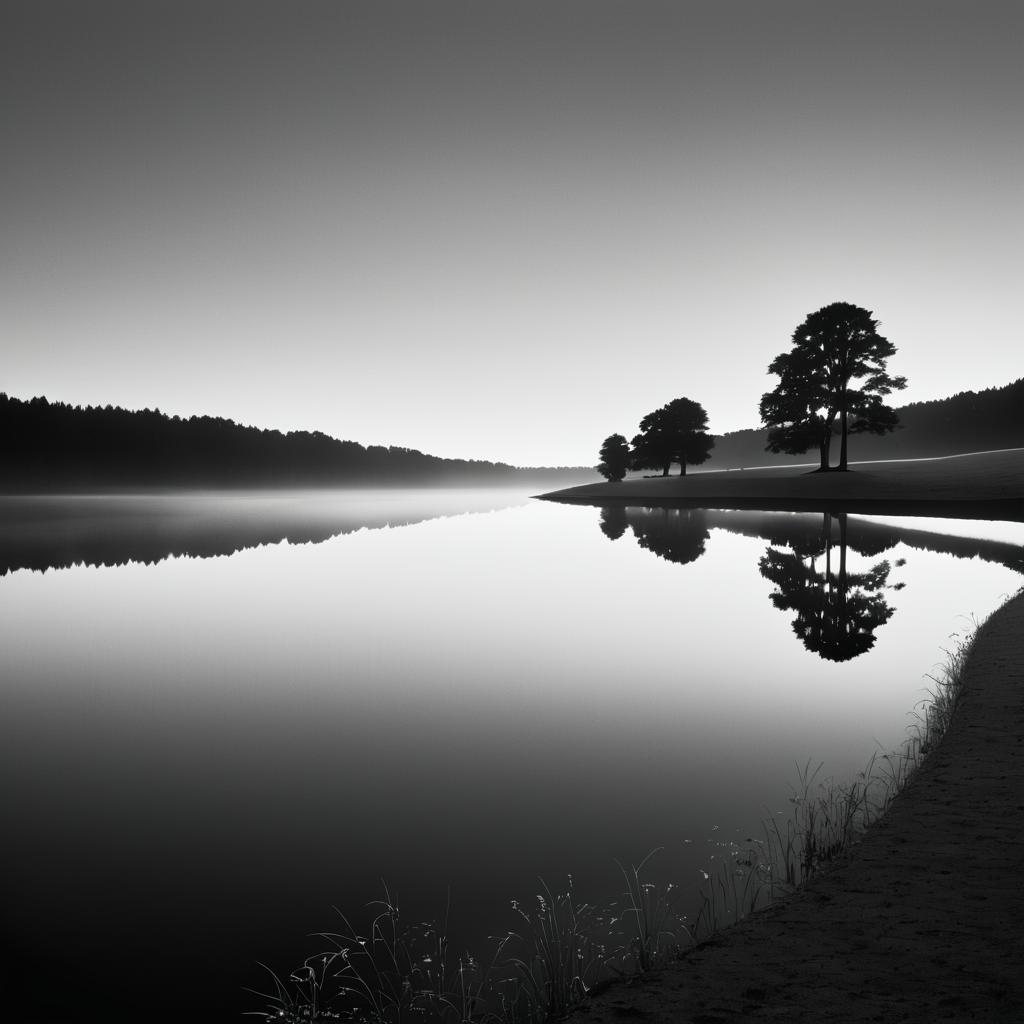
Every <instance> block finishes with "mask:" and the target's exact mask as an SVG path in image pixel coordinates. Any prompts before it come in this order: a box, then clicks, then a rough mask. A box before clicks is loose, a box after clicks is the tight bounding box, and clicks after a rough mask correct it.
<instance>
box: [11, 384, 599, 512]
mask: <svg viewBox="0 0 1024 1024" xmlns="http://www.w3.org/2000/svg"><path fill="white" fill-rule="evenodd" d="M0 436H2V437H3V438H4V444H3V445H2V446H0V490H4V491H7V492H8V493H10V492H21V493H27V492H52V491H68V490H105V489H106V490H109V489H114V488H136V487H138V488H151V487H208V488H239V487H346V486H377V487H381V486H406V487H408V486H412V487H415V486H427V485H429V486H449V485H455V486H458V485H462V486H469V485H499V484H515V483H525V482H526V481H530V482H531V483H546V484H549V485H554V484H557V483H559V482H562V481H564V480H566V478H567V477H573V478H576V479H586V477H587V476H588V473H587V472H586V471H585V470H581V469H574V470H569V469H517V468H515V467H513V466H508V465H505V464H504V463H494V462H483V461H465V460H461V459H441V458H437V457H435V456H432V455H424V454H423V453H422V452H420V451H417V450H415V449H413V448H396V447H390V448H384V447H381V446H376V445H371V446H370V447H363V445H361V444H357V443H356V442H355V441H339V440H337V439H336V438H333V437H329V436H328V435H327V434H323V433H321V432H320V431H312V432H309V431H294V432H289V433H287V434H282V433H281V432H280V431H277V430H261V429H259V428H257V427H245V426H240V425H239V424H237V423H234V422H232V421H231V420H227V419H219V418H214V417H211V416H190V417H189V418H187V419H183V418H181V417H179V416H167V415H165V414H164V413H162V412H160V410H159V409H153V410H150V409H143V410H141V411H129V410H127V409H119V408H112V407H111V406H109V405H108V406H106V407H105V408H98V407H91V406H88V407H85V408H82V407H80V406H70V405H66V404H64V403H61V402H48V401H47V400H46V399H45V398H33V399H32V400H31V401H27V402H26V401H21V400H20V399H17V398H10V397H8V396H7V395H6V394H2V393H0Z"/></svg>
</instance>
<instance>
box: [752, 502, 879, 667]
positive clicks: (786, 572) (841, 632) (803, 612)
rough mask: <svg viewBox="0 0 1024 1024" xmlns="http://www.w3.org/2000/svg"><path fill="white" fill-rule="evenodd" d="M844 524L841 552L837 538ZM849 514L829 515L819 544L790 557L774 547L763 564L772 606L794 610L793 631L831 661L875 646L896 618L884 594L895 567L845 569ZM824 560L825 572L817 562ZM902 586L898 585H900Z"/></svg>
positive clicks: (765, 555)
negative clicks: (772, 586)
mask: <svg viewBox="0 0 1024 1024" xmlns="http://www.w3.org/2000/svg"><path fill="white" fill-rule="evenodd" d="M833 519H835V520H837V521H838V525H839V544H838V550H836V549H835V544H834V541H833V538H832V523H833ZM846 553H847V537H846V515H845V513H840V514H838V515H835V516H833V515H832V514H831V513H828V512H826V513H824V516H823V522H822V529H821V538H820V542H819V543H818V544H816V545H815V546H814V547H813V549H811V550H808V549H807V547H804V546H802V545H801V547H800V549H796V548H794V549H792V550H791V552H790V553H787V552H782V551H778V550H776V549H775V548H772V547H769V548H768V550H767V551H766V552H765V554H764V556H763V557H762V558H761V560H760V562H759V563H758V567H759V568H760V570H761V575H762V576H764V577H765V578H766V579H768V580H770V581H771V582H772V583H774V584H775V586H776V588H777V589H776V590H775V591H774V592H773V593H772V595H771V600H772V604H774V605H775V607H776V608H779V609H781V610H791V611H795V612H796V613H797V614H796V618H795V619H794V620H793V632H794V633H796V635H797V636H798V637H799V638H800V639H801V641H803V644H804V646H805V647H806V648H807V649H808V650H809V651H814V652H815V653H816V654H818V655H819V656H820V657H822V658H825V659H827V660H829V661H849V660H850V659H851V658H856V657H857V656H858V655H861V654H864V653H865V652H866V651H869V650H870V649H871V648H872V647H873V646H874V644H875V630H876V629H878V627H879V626H882V625H884V624H885V623H886V622H888V621H889V619H890V618H891V617H892V613H893V610H892V608H891V607H890V606H889V605H888V604H887V603H886V601H885V598H884V597H883V595H882V591H884V590H886V589H889V587H888V580H889V573H890V571H891V566H890V564H889V563H888V562H887V561H881V562H877V563H876V564H875V565H873V566H872V567H871V568H870V569H868V570H867V571H866V572H861V573H851V572H849V571H848V570H847V566H846ZM819 558H823V559H824V565H823V566H822V568H821V569H819V567H818V564H817V563H818V559H819ZM897 586H898V585H897Z"/></svg>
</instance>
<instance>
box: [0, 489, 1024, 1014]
mask: <svg viewBox="0 0 1024 1024" xmlns="http://www.w3.org/2000/svg"><path fill="white" fill-rule="evenodd" d="M0 525H2V527H3V529H2V533H0V570H5V573H4V575H3V576H2V578H0V638H2V644H3V647H2V650H3V656H2V688H3V706H4V714H3V718H2V723H0V730H2V736H0V740H2V742H0V758H2V759H3V763H2V765H0V780H2V781H0V787H2V812H3V820H4V823H5V867H6V870H5V872H4V888H5V892H4V894H3V903H4V925H5V936H4V938H5V943H6V945H7V947H8V948H7V950H6V951H5V953H4V955H3V966H4V968H5V969H6V970H7V971H8V972H9V974H10V979H9V982H8V985H7V989H6V993H7V994H6V995H5V999H7V1000H8V1004H10V1002H11V1001H13V1003H14V1004H15V1005H16V1006H17V1014H16V1016H17V1018H18V1019H32V1018H33V1017H34V1018H36V1019H41V1020H61V1019H68V1020H84V1019H96V1018H97V1016H98V1015H100V1014H103V1015H104V1017H105V1019H108V1020H122V1019H123V1020H143V1019H145V1020H154V1019H162V1018H167V1019H172V1018H178V1019H182V1018H183V1017H185V1016H188V1017H189V1018H191V1019H214V1017H216V1016H217V1015H218V1014H221V1015H223V1017H224V1018H226V1019H233V1018H234V1015H235V1014H236V1013H239V1012H241V1011H242V1010H245V1009H254V1008H257V1007H258V1005H259V1004H258V1002H257V1001H255V1000H253V999H252V997H250V996H246V995H245V994H244V993H242V991H241V988H242V986H245V985H253V986H256V987H262V984H263V978H262V976H261V974H260V972H259V969H258V968H257V967H256V966H255V961H256V960H262V961H264V962H266V963H269V964H270V965H271V966H273V967H275V968H277V969H279V970H281V971H287V969H289V968H290V967H292V966H294V965H295V964H296V963H297V962H298V961H299V960H301V958H302V957H303V956H305V955H306V954H308V953H311V952H313V951H314V949H316V948H317V944H316V942H315V941H314V940H310V939H308V938H306V935H307V933H309V932H313V931H318V930H323V929H330V928H331V927H333V926H334V924H335V919H334V917H333V913H332V910H331V907H332V905H337V906H339V907H341V908H342V909H344V910H345V911H346V912H349V913H351V914H352V915H353V916H354V917H356V918H359V916H360V908H361V907H362V906H363V905H364V904H365V903H366V902H367V901H368V900H371V899H374V898H376V897H377V896H378V895H379V894H380V892H381V888H380V886H381V883H380V879H381V878H382V877H383V878H385V879H386V880H387V881H388V883H389V884H390V886H391V887H392V889H393V890H394V891H397V893H398V896H399V901H400V903H401V904H402V905H403V908H406V909H408V910H409V912H410V914H413V915H419V916H425V915H430V916H433V915H436V914H439V913H441V912H442V911H443V908H444V904H445V902H446V899H447V898H448V894H449V892H450V897H451V902H452V908H453V909H452V918H453V920H454V921H456V925H455V928H454V930H455V933H456V940H457V941H465V942H467V943H473V944H474V946H476V948H477V949H478V950H479V949H480V946H481V945H482V937H483V936H485V935H487V934H494V933H504V932H505V931H506V930H507V929H508V928H509V927H512V926H513V924H514V922H513V921H512V919H511V918H510V908H509V901H510V900H511V899H512V898H520V899H523V898H527V899H528V898H532V895H533V893H535V892H536V891H537V882H536V879H537V877H538V876H542V877H544V878H545V879H546V880H548V881H549V882H550V883H551V884H552V885H553V886H555V887H557V886H560V885H561V884H562V882H563V880H564V879H565V876H566V874H567V873H568V872H571V873H572V874H573V876H574V879H575V886H576V889H577V892H578V893H579V894H580V895H581V896H584V897H594V898H599V897H604V896H607V895H610V894H612V893H613V892H614V891H616V888H617V886H616V874H615V872H616V869H615V865H614V863H613V858H619V859H620V860H623V861H634V862H636V861H638V860H639V859H640V858H642V857H643V856H644V855H645V854H646V853H647V852H648V851H649V850H651V849H652V848H654V847H656V846H663V847H665V849H664V851H663V852H662V853H661V854H659V856H658V858H657V859H656V861H655V870H654V874H655V875H656V876H658V877H660V878H664V879H667V880H672V881H676V882H678V883H680V884H681V885H682V886H683V888H684V889H686V887H688V886H689V887H692V888H693V889H694V890H695V889H696V884H697V881H698V876H699V870H700V868H701V867H703V866H707V865H709V864H710V863H712V860H711V858H713V856H714V855H715V852H716V850H718V849H720V847H718V846H717V845H716V844H717V843H719V842H721V841H722V839H723V838H726V839H727V838H730V837H737V838H742V837H743V836H744V835H746V834H749V833H750V832H751V831H752V830H753V829H754V828H755V826H756V824H757V822H758V821H759V820H760V819H761V817H762V816H763V815H764V813H765V812H766V810H776V809H779V808H782V807H784V806H785V805H786V798H787V796H788V794H789V792H790V785H791V783H792V782H793V781H794V777H795V773H794V765H795V763H797V762H801V763H802V762H804V761H807V760H808V759H810V760H812V761H814V762H817V761H824V762H825V764H826V770H827V771H828V772H831V773H834V774H835V775H836V776H837V777H840V778H845V777H848V776H849V775H851V774H852V773H853V772H855V771H856V770H857V769H858V768H860V767H861V766H862V765H863V763H864V762H865V761H866V759H867V758H868V756H869V755H870V754H871V752H872V751H874V750H876V749H878V747H879V746H881V747H883V748H885V749H890V748H893V747H895V746H897V745H898V744H899V743H900V741H901V739H902V738H903V736H904V734H905V729H906V727H907V725H908V723H909V720H910V719H909V717H908V712H909V711H910V710H911V709H912V708H913V707H914V705H915V704H916V703H917V702H919V701H920V700H921V698H922V697H923V695H924V690H925V687H926V686H927V685H928V680H927V679H926V678H925V673H927V672H929V671H930V670H932V669H933V667H934V665H935V663H936V662H937V661H939V660H940V659H941V656H942V653H941V652H942V648H943V647H947V646H949V645H950V642H951V641H950V636H951V634H956V633H963V632H964V631H965V629H966V628H967V626H968V617H969V616H970V615H972V614H974V615H977V616H979V617H981V616H984V615H985V614H987V613H988V612H989V611H990V610H992V609H993V608H995V607H996V606H997V605H998V604H1000V603H1001V601H1002V600H1003V599H1004V597H1005V596H1007V595H1008V594H1009V593H1011V592H1013V591H1015V590H1016V589H1017V588H1018V587H1019V586H1020V584H1021V582H1022V580H1021V575H1020V574H1021V571H1022V570H1024V557H1022V547H1021V545H1022V544H1024V526H1022V525H1021V524H992V523H972V522H961V521H934V520H933V521H923V520H892V519H888V520H885V521H879V520H868V519H867V518H865V517H854V516H850V517H849V518H848V519H847V520H846V521H845V522H842V521H841V519H840V517H835V518H833V519H832V520H831V521H830V522H828V523H826V522H825V521H824V518H823V517H822V516H820V515H814V516H796V515H790V514H786V513H774V514H761V513H749V512H743V513H727V512H706V513H705V512H666V511H657V510H643V509H633V510H614V509H610V510H605V511H602V510H599V509H596V508H586V507H575V506H564V505H554V504H548V503H544V502H539V501H531V500H529V499H527V498H526V496H525V495H522V494H516V493H509V492H504V493H503V492H488V493H482V492H439V493H430V492H418V493H409V492H390V493H389V492H380V493H373V494H368V493H362V494H354V495H353V494H349V495H332V496H326V497H325V496H287V497H247V498H238V497H235V498H223V497H220V498H218V497H213V496H211V497H204V498H187V499H186V498H147V499H142V498H132V499H99V498H93V499H75V500H72V499H51V500H47V501H39V500H31V499H3V500H0ZM844 540H845V544H844V543H843V541H844ZM286 541H287V542H286ZM826 541H827V543H826ZM826 548H827V549H828V550H827V551H826V550H825V549H826ZM183 556H193V557H183ZM195 556H199V557H195ZM826 560H827V561H828V563H829V565H830V567H831V569H832V572H833V575H834V577H836V578H838V575H839V573H840V570H842V571H843V573H845V577H844V578H845V584H846V586H845V590H844V591H840V590H839V589H837V587H836V584H835V581H834V582H833V586H832V588H831V591H830V590H829V589H828V587H827V586H825V585H824V584H823V583H821V581H820V577H815V576H814V575H813V573H818V574H820V573H822V572H823V571H824V568H825V564H826ZM812 567H813V573H812ZM43 569H46V570H47V571H38V570H43ZM773 594H774V595H775V596H774V598H773ZM794 623H796V630H795V629H794ZM797 631H799V635H798V632H797Z"/></svg>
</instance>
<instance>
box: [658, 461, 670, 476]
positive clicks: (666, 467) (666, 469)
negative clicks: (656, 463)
mask: <svg viewBox="0 0 1024 1024" xmlns="http://www.w3.org/2000/svg"><path fill="white" fill-rule="evenodd" d="M671 465H672V463H671V462H666V463H665V468H664V469H663V470H662V471H661V475H662V476H668V471H669V468H670V467H671Z"/></svg>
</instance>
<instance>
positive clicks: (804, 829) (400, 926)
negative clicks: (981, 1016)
mask: <svg viewBox="0 0 1024 1024" xmlns="http://www.w3.org/2000/svg"><path fill="white" fill-rule="evenodd" d="M975 635H976V630H971V631H970V632H969V633H968V634H966V635H965V636H963V637H960V638H955V639H956V642H955V643H954V645H953V647H952V649H951V650H950V651H948V652H947V653H946V660H945V662H944V664H943V665H942V666H941V667H939V668H938V669H937V670H936V672H935V673H934V674H933V675H932V676H931V677H930V678H931V688H930V691H929V693H928V696H927V697H926V699H925V700H924V701H922V703H921V705H919V706H918V707H917V708H916V709H915V720H914V724H913V725H912V726H911V728H910V729H909V730H908V736H907V739H906V741H905V743H904V744H903V746H902V747H901V748H900V749H899V750H898V751H895V752H892V753H888V754H883V755H876V756H875V757H873V758H872V759H871V761H870V762H869V764H868V765H867V766H866V767H865V769H864V771H863V772H861V773H860V774H859V775H858V776H857V777H856V778H855V779H853V780H852V781H849V782H844V783H837V782H835V781H834V780H831V779H824V780H823V779H821V778H820V775H821V766H818V767H817V768H813V767H812V766H810V765H805V766H804V767H803V768H802V769H800V770H799V771H798V778H797V781H796V785H795V787H794V791H793V794H792V796H791V797H790V807H789V809H788V811H787V812H780V813H778V814H774V815H771V816H769V817H767V818H766V819H765V820H764V821H763V823H762V827H761V834H760V835H759V836H757V837H752V838H750V839H749V840H747V841H746V842H745V843H743V844H730V846H729V848H728V849H727V850H726V851H724V852H725V856H724V857H722V858H720V859H719V862H718V864H719V866H718V867H717V868H716V869H715V871H714V872H710V871H709V872H706V873H705V881H704V886H703V889H702V892H701V894H700V895H701V901H702V905H701V909H700V911H699V913H698V914H697V915H696V917H695V918H694V919H693V920H692V921H688V920H687V918H686V917H685V916H684V915H683V914H681V913H680V912H679V910H678V909H677V903H678V898H679V896H680V891H679V889H678V887H677V886H675V885H672V884H666V883H656V882H654V881H652V880H651V879H650V878H649V876H648V870H649V867H650V862H651V860H652V857H653V856H654V853H652V854H650V855H648V857H647V858H645V859H644V861H642V862H641V863H640V864H638V865H629V866H624V865H619V869H618V873H619V879H620V885H619V890H620V892H619V895H618V897H617V898H615V899H614V900H609V901H605V902H602V903H588V902H586V901H584V900H582V899H581V898H580V897H579V896H578V894H577V893H576V892H575V890H574V888H573V885H572V881H571V878H570V880H569V884H568V885H567V886H566V887H565V888H564V889H562V890H560V891H557V892H555V891H553V890H552V889H551V888H549V887H548V886H546V885H543V883H542V887H541V892H540V893H539V894H538V895H537V896H536V897H535V898H534V899H533V900H531V901H530V902H529V903H519V902H517V901H512V904H511V914H512V918H511V922H510V924H511V927H509V928H508V929H507V930H505V929H503V930H502V932H501V934H500V936H499V937H498V938H496V939H494V940H493V947H492V950H491V952H490V955H489V956H488V957H487V958H485V959H482V960H478V959H476V958H475V957H473V956H471V955H470V954H468V953H456V952H455V951H453V950H452V949H450V947H449V942H448V938H447V933H448V928H447V920H446V917H447V915H445V919H442V920H441V921H440V922H432V923H424V922H408V921H406V920H404V919H403V917H402V914H401V912H400V910H399V907H398V905H397V902H396V901H395V899H394V898H393V897H392V894H391V893H389V892H388V891H387V890H385V892H384V894H383V897H382V899H381V900H380V901H378V902H377V903H376V904H373V905H372V908H373V912H374V915H375V916H374V917H373V918H372V920H371V923H370V925H369V927H368V928H367V929H364V930H362V931H360V930H359V929H357V928H355V927H353V926H352V924H351V923H350V922H349V920H348V919H347V918H345V917H344V916H343V915H340V914H339V917H338V921H339V927H338V930H337V931H334V932H324V933H321V934H320V935H319V936H318V937H319V938H320V940H321V947H320V950H319V951H318V952H317V953H315V954H313V955H312V956H310V957H309V958H307V959H306V960H305V962H304V963H303V964H302V965H301V966H300V967H299V968H297V969H296V970H294V971H292V972H291V973H290V974H289V975H288V976H287V977H286V978H282V977H279V976H278V975H276V974H274V973H273V972H270V978H271V987H270V990H269V991H266V992H263V993H256V994H257V995H260V996H261V998H262V999H263V1002H264V1006H263V1008H262V1009H259V1010H254V1011H252V1012H253V1015H255V1016H262V1017H263V1018H265V1019H266V1020H278V1021H285V1022H287V1024H295V1022H299V1021H311V1020H352V1021H365V1022H372V1024H384V1022H390V1024H394V1022H399V1021H406V1020H413V1019H415V1020H420V1021H444V1022H453V1024H454V1022H469V1021H473V1022H479V1024H541V1022H544V1021H548V1020H556V1019H559V1018H561V1017H563V1016H564V1015H565V1014H566V1013H567V1012H568V1011H569V1010H570V1009H571V1008H572V1007H573V1006H575V1005H577V1004H579V1003H581V1002H583V1001H584V1000H585V999H586V998H587V996H588V994H589V993H590V992H592V991H593V990H594V989H595V988H603V987H605V986H606V985H607V984H609V983H611V982H613V981H614V980H616V979H621V978H628V977H632V976H635V975H637V974H642V973H644V972H648V971H650V970H652V969H653V968H656V967H658V966H660V965H663V964H665V963H667V962H669V961H670V960H671V959H673V958H674V957H676V956H677V955H678V954H679V953H681V952H684V951H685V950H687V949H688V948H690V947H692V946H693V945H694V944H695V943H698V942H701V941H703V940H705V939H707V938H708V937H709V936H711V935H713V934H714V933H715V932H717V931H718V930H720V929H722V928H724V927H726V926H728V925H730V924H733V923H735V922H736V921H738V920H740V919H741V918H743V917H745V916H748V915H749V914H751V913H753V912H756V911H758V910H760V909H762V908H764V907H766V906H768V905H769V904H771V903H772V902H775V901H777V900H778V899H780V898H782V897H785V896H786V895H788V894H790V893H792V892H793V891H794V890H795V889H796V888H798V887H799V886H800V885H801V884H803V883H804V882H805V881H807V880H808V879H809V878H811V877H813V876H814V875H815V874H817V873H818V872H820V871H822V870H823V869H825V868H826V867H827V865H828V864H829V863H830V862H831V861H833V860H834V859H835V858H836V857H837V856H838V855H839V854H840V853H842V852H843V851H844V850H846V849H847V848H849V846H850V845H851V844H852V843H854V842H856V840H857V839H858V837H859V836H860V835H862V834H863V832H864V830H865V829H867V828H868V827H869V826H870V825H871V824H872V823H873V822H874V821H876V820H877V819H878V818H879V817H880V816H881V815H882V814H884V813H885V810H886V808H887V807H888V806H889V804H890V803H891V801H892V799H893V797H894V796H895V795H896V793H898V792H899V791H900V790H901V789H902V788H903V787H904V785H905V784H906V782H907V781H908V779H909V778H910V776H911V775H912V774H913V772H914V770H915V769H916V768H917V766H918V765H919V764H920V763H921V761H922V760H923V759H924V758H925V757H926V756H927V754H928V753H929V751H930V750H931V749H932V748H934V746H935V745H936V744H937V743H938V741H939V740H940V739H941V737H942V735H943V734H944V733H945V731H946V729H947V727H948V725H949V723H950V721H951V717H952V714H953V711H954V709H955V707H956V703H957V699H958V696H959V693H960V688H961V683H962V678H963V669H964V666H965V664H966V662H967V659H968V657H969V654H970V651H971V648H972V644H973V640H974V636H975ZM656 852H657V851H655V853H656ZM609 887H611V883H610V886H609Z"/></svg>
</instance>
